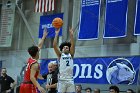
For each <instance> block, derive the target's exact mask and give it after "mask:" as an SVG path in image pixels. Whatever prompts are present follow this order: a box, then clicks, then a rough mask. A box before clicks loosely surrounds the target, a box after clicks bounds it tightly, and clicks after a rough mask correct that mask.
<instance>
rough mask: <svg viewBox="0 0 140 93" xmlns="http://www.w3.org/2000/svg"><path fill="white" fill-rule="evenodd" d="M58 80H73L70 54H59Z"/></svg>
mask: <svg viewBox="0 0 140 93" xmlns="http://www.w3.org/2000/svg"><path fill="white" fill-rule="evenodd" d="M59 74H60V76H59V79H60V80H72V79H73V59H72V57H71V54H70V53H69V54H64V53H62V54H61V57H60V61H59Z"/></svg>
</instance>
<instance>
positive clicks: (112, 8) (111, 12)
mask: <svg viewBox="0 0 140 93" xmlns="http://www.w3.org/2000/svg"><path fill="white" fill-rule="evenodd" d="M127 8H128V0H106V16H105V17H106V18H105V29H104V35H103V37H104V38H119V37H125V36H126V32H127V27H126V26H127Z"/></svg>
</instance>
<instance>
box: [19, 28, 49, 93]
mask: <svg viewBox="0 0 140 93" xmlns="http://www.w3.org/2000/svg"><path fill="white" fill-rule="evenodd" d="M47 34H48V33H47V29H46V30H45V31H44V33H43V37H42V39H41V41H40V43H39V45H38V46H32V47H29V48H28V53H29V54H30V56H31V57H30V58H29V59H28V63H27V67H26V70H25V74H24V80H23V83H22V84H21V86H20V93H37V89H36V88H38V90H39V91H40V92H41V93H46V91H45V90H44V88H42V87H41V86H40V84H39V83H38V82H37V78H38V77H40V78H43V77H42V76H41V75H40V68H39V63H38V62H37V60H38V59H39V50H40V49H41V47H42V45H43V42H44V40H45V38H46V36H47Z"/></svg>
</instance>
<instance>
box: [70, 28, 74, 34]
mask: <svg viewBox="0 0 140 93" xmlns="http://www.w3.org/2000/svg"><path fill="white" fill-rule="evenodd" d="M69 33H70V36H73V34H74V30H73V28H70V27H69Z"/></svg>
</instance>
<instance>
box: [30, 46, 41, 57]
mask: <svg viewBox="0 0 140 93" xmlns="http://www.w3.org/2000/svg"><path fill="white" fill-rule="evenodd" d="M28 53H29V54H30V55H31V57H33V58H36V59H38V58H39V48H38V47H37V46H31V47H29V48H28Z"/></svg>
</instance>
